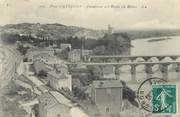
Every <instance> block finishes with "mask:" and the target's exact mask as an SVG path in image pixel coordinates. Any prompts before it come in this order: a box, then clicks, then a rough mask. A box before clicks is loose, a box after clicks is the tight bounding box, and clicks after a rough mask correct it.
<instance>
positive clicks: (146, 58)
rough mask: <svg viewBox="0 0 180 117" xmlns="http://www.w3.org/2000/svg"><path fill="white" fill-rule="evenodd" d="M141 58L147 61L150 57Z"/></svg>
mask: <svg viewBox="0 0 180 117" xmlns="http://www.w3.org/2000/svg"><path fill="white" fill-rule="evenodd" d="M142 58H143V59H144V61H145V62H148V61H149V60H150V59H151V57H142Z"/></svg>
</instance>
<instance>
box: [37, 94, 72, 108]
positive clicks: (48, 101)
mask: <svg viewBox="0 0 180 117" xmlns="http://www.w3.org/2000/svg"><path fill="white" fill-rule="evenodd" d="M39 101H40V103H41V104H43V105H44V106H45V108H46V109H49V108H52V107H54V106H56V105H58V104H63V105H65V106H67V107H71V106H72V103H71V101H70V100H69V99H67V98H66V97H64V96H63V95H62V94H61V93H59V92H57V91H49V92H47V93H45V94H43V95H41V96H40V98H39Z"/></svg>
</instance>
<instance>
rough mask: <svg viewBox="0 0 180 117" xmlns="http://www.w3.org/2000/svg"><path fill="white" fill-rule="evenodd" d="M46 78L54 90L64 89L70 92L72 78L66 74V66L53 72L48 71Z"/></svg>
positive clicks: (59, 67)
mask: <svg viewBox="0 0 180 117" xmlns="http://www.w3.org/2000/svg"><path fill="white" fill-rule="evenodd" d="M47 78H48V80H49V85H50V86H51V87H52V88H54V89H56V90H61V89H62V88H64V89H68V90H70V91H72V77H71V75H69V74H68V70H67V67H66V66H63V65H62V66H58V67H56V68H55V70H52V71H49V72H48V73H47Z"/></svg>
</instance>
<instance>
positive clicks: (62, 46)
mask: <svg viewBox="0 0 180 117" xmlns="http://www.w3.org/2000/svg"><path fill="white" fill-rule="evenodd" d="M60 48H61V49H62V50H65V49H69V50H71V44H68V43H61V44H60Z"/></svg>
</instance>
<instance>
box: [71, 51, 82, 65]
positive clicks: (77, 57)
mask: <svg viewBox="0 0 180 117" xmlns="http://www.w3.org/2000/svg"><path fill="white" fill-rule="evenodd" d="M68 60H69V61H70V62H75V63H76V62H80V61H81V50H80V49H73V50H72V51H70V52H69V53H68Z"/></svg>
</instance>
